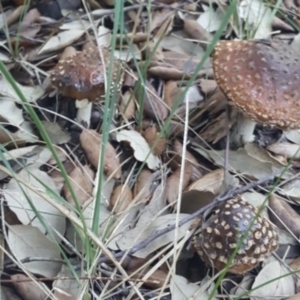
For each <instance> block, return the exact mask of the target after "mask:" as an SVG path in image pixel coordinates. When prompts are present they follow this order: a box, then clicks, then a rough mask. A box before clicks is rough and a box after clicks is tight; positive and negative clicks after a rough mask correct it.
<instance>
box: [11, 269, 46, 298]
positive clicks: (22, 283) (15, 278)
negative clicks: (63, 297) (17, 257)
mask: <svg viewBox="0 0 300 300" xmlns="http://www.w3.org/2000/svg"><path fill="white" fill-rule="evenodd" d="M10 278H11V280H12V285H13V286H14V288H15V289H16V291H17V292H18V293H19V294H20V295H22V299H24V300H42V299H47V298H48V295H49V294H50V290H49V289H48V288H47V286H46V285H45V284H44V283H42V282H34V281H31V280H30V278H29V277H27V276H26V275H24V274H14V275H12V276H11V277H10Z"/></svg>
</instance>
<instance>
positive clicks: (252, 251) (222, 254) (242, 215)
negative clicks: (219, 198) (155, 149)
mask: <svg viewBox="0 0 300 300" xmlns="http://www.w3.org/2000/svg"><path fill="white" fill-rule="evenodd" d="M256 215H257V209H256V208H255V207H254V206H252V205H251V204H249V203H247V202H245V201H243V200H242V199H241V198H240V197H237V198H233V199H231V200H228V201H226V202H224V203H221V204H220V205H219V206H218V208H217V209H216V210H215V211H214V213H213V215H212V216H211V217H209V219H208V220H207V221H206V222H205V223H204V225H203V227H202V228H201V229H200V230H199V231H200V233H199V234H195V235H194V237H193V240H192V244H193V247H194V248H195V250H196V251H197V253H198V254H199V256H200V257H201V259H202V260H203V261H204V262H206V263H207V264H208V265H210V266H212V267H213V268H216V269H217V270H222V269H223V268H224V267H225V266H226V264H227V262H228V260H229V258H230V257H231V255H232V254H233V252H234V251H235V249H236V247H237V246H238V243H239V240H240V239H241V238H242V237H243V236H244V235H245V234H246V232H247V230H248V229H249V226H250V225H251V222H252V221H253V219H254V218H255V216H256ZM277 247H278V234H277V232H276V230H275V228H274V227H273V225H271V223H270V222H269V221H268V220H267V219H266V218H264V217H261V216H259V217H257V219H256V220H255V221H254V223H253V225H252V227H250V229H249V231H248V235H247V237H246V238H245V239H244V241H243V243H242V245H241V247H240V248H239V250H238V252H237V253H236V256H235V257H234V260H233V262H232V265H231V266H230V269H229V272H231V273H234V274H243V273H245V272H247V271H249V270H251V269H253V268H254V267H255V266H256V265H257V264H258V263H259V262H261V261H263V260H264V259H266V258H267V257H268V256H270V255H271V254H272V253H273V252H274V251H275V250H276V249H277Z"/></svg>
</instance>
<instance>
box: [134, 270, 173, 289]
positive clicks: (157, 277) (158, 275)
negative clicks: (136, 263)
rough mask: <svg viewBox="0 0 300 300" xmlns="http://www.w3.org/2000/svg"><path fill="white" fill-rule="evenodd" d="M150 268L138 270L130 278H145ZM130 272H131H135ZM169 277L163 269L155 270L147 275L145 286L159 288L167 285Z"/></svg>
mask: <svg viewBox="0 0 300 300" xmlns="http://www.w3.org/2000/svg"><path fill="white" fill-rule="evenodd" d="M148 271H149V270H147V269H146V270H143V271H142V272H138V273H137V274H135V275H133V276H130V278H133V279H141V278H143V277H144V276H145V275H146V274H147V272H148ZM133 272H134V271H132V272H129V274H130V273H133ZM167 279H168V274H167V273H166V272H164V271H163V270H155V271H154V272H152V273H151V275H150V276H147V279H146V280H145V283H144V284H145V286H147V287H149V288H152V289H158V288H161V287H163V286H164V285H165V282H166V280H167Z"/></svg>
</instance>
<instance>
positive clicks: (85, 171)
mask: <svg viewBox="0 0 300 300" xmlns="http://www.w3.org/2000/svg"><path fill="white" fill-rule="evenodd" d="M94 177H95V172H94V171H93V170H92V169H91V168H90V167H89V166H88V165H85V166H83V167H80V166H76V167H75V168H74V169H73V170H72V171H71V173H70V174H69V182H70V185H71V187H72V189H73V192H74V194H75V195H76V198H77V201H78V204H79V205H80V206H81V205H82V204H83V203H84V202H85V201H86V200H88V199H89V198H90V197H91V196H92V193H93V185H94V184H93V180H94ZM63 191H64V195H65V198H66V200H67V201H68V202H69V203H70V204H73V205H75V201H74V199H73V197H72V194H71V191H70V190H69V188H68V185H67V184H66V183H65V184H64V187H63Z"/></svg>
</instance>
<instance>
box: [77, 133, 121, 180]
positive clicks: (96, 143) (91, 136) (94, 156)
mask: <svg viewBox="0 0 300 300" xmlns="http://www.w3.org/2000/svg"><path fill="white" fill-rule="evenodd" d="M80 145H81V147H82V149H83V150H84V151H85V153H86V156H87V158H88V160H89V162H90V163H91V164H92V165H93V167H94V168H96V169H97V168H98V163H99V159H100V151H101V135H100V134H99V133H97V132H96V131H95V130H83V131H82V132H81V134H80ZM104 171H105V172H106V174H107V176H112V177H113V178H115V179H118V178H120V177H121V166H120V160H119V157H118V155H117V152H116V150H115V148H114V147H113V146H112V145H111V144H110V143H109V142H108V141H107V143H106V147H105V153H104Z"/></svg>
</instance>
